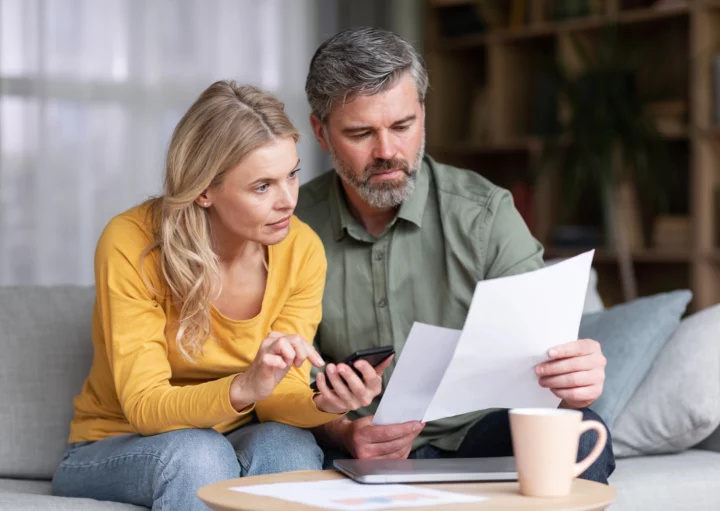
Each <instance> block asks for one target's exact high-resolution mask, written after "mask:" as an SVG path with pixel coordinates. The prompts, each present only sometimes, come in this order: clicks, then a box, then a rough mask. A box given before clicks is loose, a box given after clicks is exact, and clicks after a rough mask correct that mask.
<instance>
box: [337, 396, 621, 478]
mask: <svg viewBox="0 0 720 511" xmlns="http://www.w3.org/2000/svg"><path fill="white" fill-rule="evenodd" d="M582 412H583V420H595V421H598V422H601V423H603V424H604V422H603V420H602V419H601V418H600V416H599V415H598V414H596V413H595V412H593V411H592V410H590V409H589V408H586V409H584V410H582ZM596 440H597V433H595V432H594V431H588V432H587V433H584V434H583V435H582V436H581V437H580V445H579V446H578V457H577V459H578V461H579V460H581V459H584V458H585V457H586V456H587V455H588V454H590V451H591V450H592V448H593V447H594V446H595V441H596ZM512 455H513V448H512V438H511V436H510V417H509V415H508V411H507V410H498V411H495V412H491V413H489V414H487V415H486V416H485V417H483V418H482V419H480V420H479V421H478V422H477V423H476V424H475V425H474V426H473V427H472V428H471V429H470V431H468V434H467V435H466V436H465V439H464V440H463V442H462V444H460V448H459V449H458V450H457V451H444V450H442V449H438V448H437V447H434V446H432V445H429V444H428V445H424V446H423V447H420V448H418V449H415V450H414V451H412V452H411V453H410V458H414V459H430V458H493V457H498V456H512ZM349 457H350V454H348V453H343V452H339V451H330V450H327V451H325V468H326V469H330V468H332V462H333V460H335V459H340V458H349ZM614 470H615V456H614V455H613V451H612V439H611V438H610V432H609V431H608V440H607V443H606V444H605V448H604V449H603V451H602V453H601V454H600V456H599V457H598V459H597V460H595V463H593V464H592V465H590V467H589V468H588V469H587V470H586V471H585V472H583V473H582V474H581V475H580V479H587V480H589V481H596V482H599V483H604V484H608V477H610V474H612V473H613V471H614Z"/></svg>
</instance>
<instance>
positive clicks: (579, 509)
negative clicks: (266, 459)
mask: <svg viewBox="0 0 720 511" xmlns="http://www.w3.org/2000/svg"><path fill="white" fill-rule="evenodd" d="M332 479H344V476H343V475H341V474H340V473H339V472H336V471H333V470H309V471H302V472H288V473H285V474H273V475H267V476H257V477H243V478H239V479H230V480H228V481H223V482H220V483H215V484H210V485H208V486H205V487H203V488H200V490H199V491H198V497H200V499H201V500H202V501H203V502H205V504H207V505H208V506H209V507H210V508H211V509H214V510H215V511H239V510H241V511H301V510H307V511H311V510H312V511H317V510H318V509H324V508H318V507H313V506H306V505H303V504H298V503H296V502H290V501H287V500H279V499H273V498H270V497H261V496H256V495H251V494H249V493H238V492H236V491H232V490H229V489H228V488H230V487H232V486H251V485H255V484H271V483H293V482H301V481H329V480H332ZM414 486H415V485H414ZM422 487H423V488H435V489H437V490H447V491H452V492H457V493H468V494H470V495H482V496H484V497H489V498H490V500H488V501H485V502H473V503H469V504H453V505H448V506H431V507H423V508H403V509H408V510H409V509H424V510H426V511H427V510H432V511H446V510H448V509H453V510H455V509H476V510H483V511H485V510H486V511H495V510H509V509H513V510H523V509H532V510H536V511H547V510H553V511H594V510H600V509H605V508H607V507H608V506H609V505H610V504H612V503H613V502H614V501H615V497H616V496H617V490H615V489H614V488H611V487H609V486H605V485H604V484H600V483H593V482H591V481H584V480H582V479H576V480H575V482H574V483H573V489H572V493H571V494H570V495H568V496H567V497H557V498H531V497H523V496H522V495H520V493H519V491H518V483H456V484H428V485H422Z"/></svg>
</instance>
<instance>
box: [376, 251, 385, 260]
mask: <svg viewBox="0 0 720 511" xmlns="http://www.w3.org/2000/svg"><path fill="white" fill-rule="evenodd" d="M383 257H385V254H384V253H383V252H376V253H375V260H376V261H382V260H383Z"/></svg>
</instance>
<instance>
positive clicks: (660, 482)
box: [0, 287, 720, 511]
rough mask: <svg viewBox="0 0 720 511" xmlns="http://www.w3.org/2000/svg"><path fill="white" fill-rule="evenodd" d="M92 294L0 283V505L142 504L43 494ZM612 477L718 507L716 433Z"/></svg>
mask: <svg viewBox="0 0 720 511" xmlns="http://www.w3.org/2000/svg"><path fill="white" fill-rule="evenodd" d="M93 300H94V293H93V291H92V290H90V289H84V288H75V287H55V288H32V287H26V288H8V287H6V288H0V346H1V347H2V353H1V355H0V389H1V392H0V431H2V432H3V435H2V440H0V510H18V511H26V510H27V511H30V510H46V509H47V510H68V511H70V510H72V511H86V510H87V511H91V510H92V511H95V510H97V511H102V510H107V511H111V510H118V511H119V510H131V509H136V510H140V509H145V508H141V507H137V506H131V505H124V504H115V503H110V502H99V501H95V500H90V499H68V498H61V497H53V496H51V495H50V479H51V477H52V474H53V471H54V470H55V467H56V466H57V465H58V463H59V461H60V458H61V456H62V453H63V451H64V448H65V442H66V440H67V432H68V423H69V421H70V419H71V416H72V399H73V397H74V396H75V395H76V394H77V392H78V391H79V390H80V387H81V385H82V382H83V380H84V378H85V376H86V374H87V371H88V368H89V367H90V362H91V360H92V344H91V341H90V316H91V310H92V305H93ZM611 484H612V485H613V486H615V487H616V488H617V489H618V492H619V497H618V501H617V503H616V504H615V505H614V506H612V509H614V510H617V511H624V510H645V509H647V510H657V509H663V510H674V509H683V510H684V509H688V510H690V509H691V510H717V509H720V433H717V432H716V433H715V435H713V437H711V438H710V439H708V440H706V441H705V442H704V443H703V445H702V446H700V447H699V448H696V449H691V450H689V451H686V452H684V453H681V454H678V455H670V456H655V457H639V458H628V459H622V460H618V463H617V471H616V472H615V474H614V475H613V477H612V479H611Z"/></svg>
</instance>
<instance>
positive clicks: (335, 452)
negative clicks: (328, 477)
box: [323, 449, 352, 470]
mask: <svg viewBox="0 0 720 511" xmlns="http://www.w3.org/2000/svg"><path fill="white" fill-rule="evenodd" d="M323 458H324V461H323V470H334V469H335V466H334V465H333V461H335V460H350V459H352V454H350V453H349V452H347V451H343V450H340V449H323Z"/></svg>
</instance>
